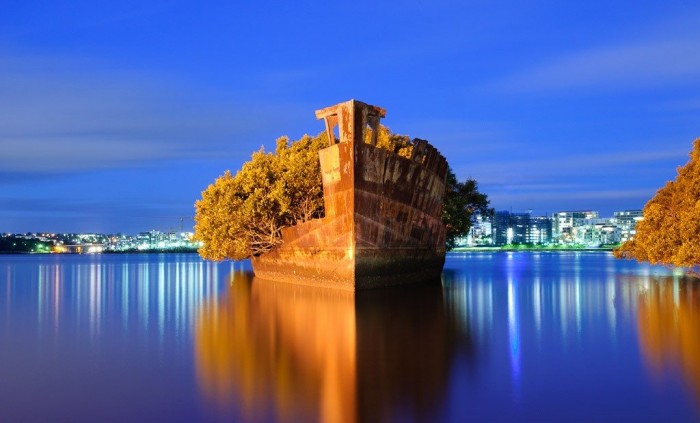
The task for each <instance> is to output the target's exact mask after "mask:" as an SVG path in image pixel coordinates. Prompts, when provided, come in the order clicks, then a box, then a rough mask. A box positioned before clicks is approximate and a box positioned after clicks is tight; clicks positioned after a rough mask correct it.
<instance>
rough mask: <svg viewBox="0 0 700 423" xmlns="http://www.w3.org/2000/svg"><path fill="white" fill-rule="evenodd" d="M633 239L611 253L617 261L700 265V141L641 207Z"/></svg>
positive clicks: (696, 142)
mask: <svg viewBox="0 0 700 423" xmlns="http://www.w3.org/2000/svg"><path fill="white" fill-rule="evenodd" d="M643 215H644V219H643V220H642V221H641V222H639V223H638V224H637V227H636V230H637V233H636V236H635V238H634V239H633V240H631V241H628V242H626V243H624V244H623V245H622V246H620V248H618V249H617V250H615V251H614V254H615V257H617V258H633V259H636V260H639V261H647V262H650V263H652V264H667V265H675V266H684V267H697V266H699V265H700V138H699V139H696V140H695V142H694V146H693V150H692V151H691V153H690V160H689V161H688V163H686V164H685V165H684V166H682V167H679V168H678V175H677V176H676V179H675V180H674V181H670V182H667V183H666V185H665V186H664V187H663V188H661V189H660V190H659V191H657V193H656V195H655V196H654V198H652V199H651V200H649V202H648V203H647V204H646V205H645V206H644V212H643Z"/></svg>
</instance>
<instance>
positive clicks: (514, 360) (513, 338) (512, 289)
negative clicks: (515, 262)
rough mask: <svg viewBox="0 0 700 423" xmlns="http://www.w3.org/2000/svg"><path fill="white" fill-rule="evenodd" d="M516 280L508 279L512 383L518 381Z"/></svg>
mask: <svg viewBox="0 0 700 423" xmlns="http://www.w3.org/2000/svg"><path fill="white" fill-rule="evenodd" d="M517 293H518V282H517V281H514V280H513V279H511V278H509V279H508V339H509V340H510V365H511V370H512V372H513V384H514V386H515V387H516V388H517V387H518V385H519V382H520V317H519V316H518V308H519V307H518V298H517Z"/></svg>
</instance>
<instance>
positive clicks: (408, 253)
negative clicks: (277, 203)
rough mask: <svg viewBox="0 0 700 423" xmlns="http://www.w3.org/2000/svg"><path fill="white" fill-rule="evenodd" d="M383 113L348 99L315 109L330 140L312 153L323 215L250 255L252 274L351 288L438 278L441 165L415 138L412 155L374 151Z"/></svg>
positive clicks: (441, 235)
mask: <svg viewBox="0 0 700 423" xmlns="http://www.w3.org/2000/svg"><path fill="white" fill-rule="evenodd" d="M385 115H386V111H385V110H384V109H382V108H380V107H376V106H371V105H367V104H365V103H362V102H359V101H355V100H350V101H348V102H345V103H340V104H337V105H335V106H331V107H327V108H325V109H321V110H318V111H316V117H317V118H318V119H323V120H324V121H325V123H326V131H327V133H328V134H329V140H331V142H330V144H331V145H330V146H329V147H328V148H325V149H323V150H321V151H320V152H319V159H320V163H321V174H322V180H323V195H324V207H325V217H324V218H322V219H317V220H312V221H309V222H305V223H303V224H300V225H296V226H293V227H289V228H284V229H283V230H282V240H283V243H282V245H281V246H280V247H278V248H276V249H274V250H272V251H270V252H268V253H266V254H264V255H261V256H259V257H255V258H253V260H252V262H253V269H254V271H255V273H256V275H257V276H258V277H261V278H264V279H271V280H278V281H284V282H294V283H300V284H305V285H315V286H331V287H336V288H342V289H348V290H357V289H369V288H377V287H381V286H388V285H396V284H402V283H413V282H419V281H422V280H430V279H433V280H434V279H435V278H436V277H439V276H440V274H441V272H442V267H443V265H444V261H445V226H444V225H443V224H442V221H441V213H442V204H443V196H444V191H445V175H446V173H447V162H446V161H445V158H444V157H443V156H442V155H441V154H440V153H439V152H438V151H437V150H436V149H435V148H434V147H433V146H431V145H430V144H429V143H427V142H426V141H422V140H421V141H418V142H416V143H415V145H414V148H413V154H412V157H411V158H405V157H400V156H398V155H397V154H394V153H392V152H390V151H387V150H384V149H380V148H377V147H376V146H375V145H376V133H377V128H378V125H379V119H380V118H382V117H384V116H385ZM336 125H337V126H338V133H339V140H337V141H338V142H337V143H336V142H335V141H336V140H335V137H334V135H333V133H334V129H335V126H336ZM366 128H369V129H372V134H373V137H372V139H371V141H370V143H369V144H368V143H365V142H364V131H365V130H366Z"/></svg>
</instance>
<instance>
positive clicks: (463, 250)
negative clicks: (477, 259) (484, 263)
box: [449, 245, 618, 253]
mask: <svg viewBox="0 0 700 423" xmlns="http://www.w3.org/2000/svg"><path fill="white" fill-rule="evenodd" d="M617 247H618V246H617V245H615V246H605V247H458V248H455V249H453V250H450V251H449V252H451V253H469V252H474V253H478V252H492V253H493V252H499V251H506V252H517V251H523V252H554V253H556V252H572V251H612V250H614V249H615V248H617Z"/></svg>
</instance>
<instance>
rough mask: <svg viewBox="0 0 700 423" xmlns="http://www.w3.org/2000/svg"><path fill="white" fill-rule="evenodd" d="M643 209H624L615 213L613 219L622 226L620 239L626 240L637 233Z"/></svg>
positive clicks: (619, 226)
mask: <svg viewBox="0 0 700 423" xmlns="http://www.w3.org/2000/svg"><path fill="white" fill-rule="evenodd" d="M643 218H644V217H643V215H642V211H641V210H623V211H616V212H614V213H613V219H614V220H615V222H616V225H617V227H618V228H620V241H621V242H625V241H627V240H630V239H632V238H634V236H635V235H636V233H637V231H636V227H637V223H639V222H640V221H641V220H642V219H643Z"/></svg>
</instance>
